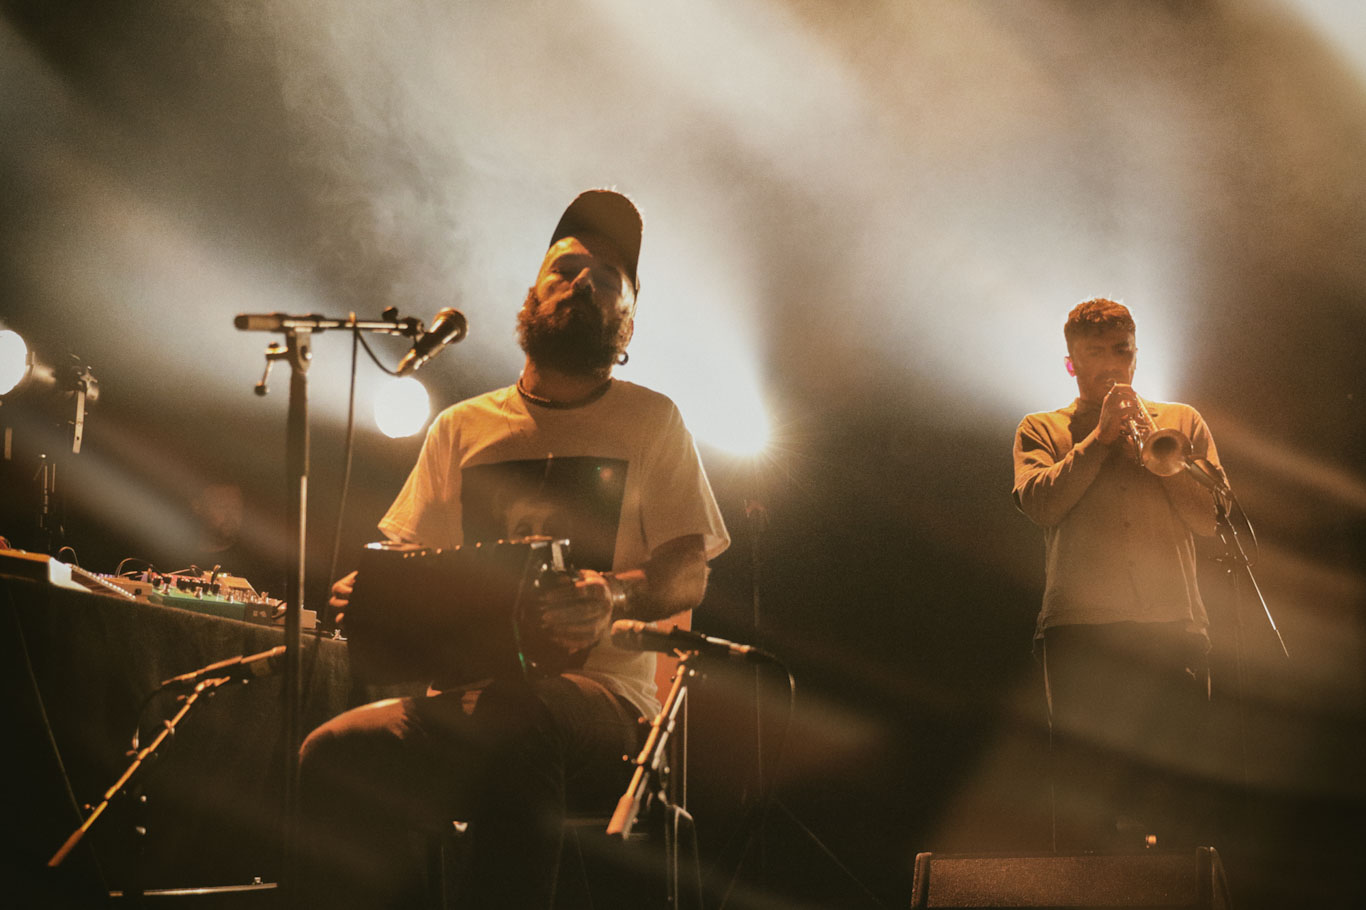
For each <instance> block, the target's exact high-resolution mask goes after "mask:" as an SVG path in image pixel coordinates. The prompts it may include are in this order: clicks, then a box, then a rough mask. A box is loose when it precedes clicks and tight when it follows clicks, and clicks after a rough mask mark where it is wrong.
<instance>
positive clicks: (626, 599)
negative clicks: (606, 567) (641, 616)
mask: <svg viewBox="0 0 1366 910" xmlns="http://www.w3.org/2000/svg"><path fill="white" fill-rule="evenodd" d="M602 580H603V581H605V582H607V602H608V604H609V605H610V606H611V609H612V615H613V616H626V615H628V614H629V613H630V609H629V608H630V601H631V595H630V589H629V588H628V587H627V585H626V582H624V581H622V580H621V579H620V578H617V577H616V576H615V575H613V574H612V573H611V572H604V573H603V574H602Z"/></svg>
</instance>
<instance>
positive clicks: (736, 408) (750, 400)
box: [681, 394, 770, 457]
mask: <svg viewBox="0 0 1366 910" xmlns="http://www.w3.org/2000/svg"><path fill="white" fill-rule="evenodd" d="M681 407H684V408H687V409H688V410H689V411H692V412H694V416H692V417H690V418H688V425H689V426H690V427H691V428H692V429H693V432H694V434H695V435H696V436H697V438H699V439H701V440H703V441H704V442H706V443H707V444H708V445H712V446H715V447H716V448H718V449H722V450H724V451H726V452H729V453H730V454H732V455H738V456H741V457H751V456H754V455H759V454H760V453H762V452H763V451H764V450H765V449H766V448H768V443H769V437H770V428H769V421H768V414H767V413H765V411H764V408H763V405H762V404H761V403H760V402H759V400H758V396H757V394H755V395H737V396H735V397H733V398H731V399H730V400H728V401H724V403H723V404H720V405H718V403H717V402H715V401H713V402H712V404H711V406H710V407H698V408H690V407H688V405H686V404H685V405H681Z"/></svg>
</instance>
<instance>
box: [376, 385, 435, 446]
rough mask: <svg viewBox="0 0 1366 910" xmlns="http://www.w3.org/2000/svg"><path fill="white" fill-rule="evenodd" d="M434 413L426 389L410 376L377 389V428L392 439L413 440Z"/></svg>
mask: <svg viewBox="0 0 1366 910" xmlns="http://www.w3.org/2000/svg"><path fill="white" fill-rule="evenodd" d="M431 413H432V403H431V399H430V398H429V397H428V396H427V389H426V387H425V386H423V385H422V383H420V382H418V381H417V380H416V379H414V378H413V377H411V376H405V377H403V378H401V379H390V380H388V381H386V382H384V383H382V384H381V385H380V386H379V387H378V388H376V389H375V426H377V427H379V431H380V432H381V433H383V434H384V435H385V436H388V437H389V438H390V439H401V438H403V437H404V436H412V435H413V434H414V433H416V432H417V431H418V430H421V429H422V427H423V425H424V424H426V422H427V418H428V417H430V416H431Z"/></svg>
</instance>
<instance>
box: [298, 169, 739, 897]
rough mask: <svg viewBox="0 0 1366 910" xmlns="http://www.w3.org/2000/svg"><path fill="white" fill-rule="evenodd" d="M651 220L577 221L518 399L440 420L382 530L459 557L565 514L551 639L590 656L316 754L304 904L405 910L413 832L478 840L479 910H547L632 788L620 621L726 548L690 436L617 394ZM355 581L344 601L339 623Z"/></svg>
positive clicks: (383, 708) (690, 582)
mask: <svg viewBox="0 0 1366 910" xmlns="http://www.w3.org/2000/svg"><path fill="white" fill-rule="evenodd" d="M640 236H641V221H640V216H639V213H638V212H637V211H636V208H635V206H634V205H633V204H632V203H631V202H630V201H629V200H628V199H626V197H624V196H621V195H619V194H617V193H613V192H608V191H603V190H592V191H589V192H586V193H583V194H581V195H580V196H579V197H578V198H576V199H575V200H574V202H573V203H572V204H571V205H570V206H569V208H568V209H566V211H565V213H564V215H563V216H562V217H561V219H560V222H559V224H558V226H557V227H556V229H555V232H554V234H553V235H552V238H551V245H550V248H549V250H548V251H547V252H546V255H545V258H544V260H543V261H542V263H541V268H540V272H539V273H538V275H537V278H536V284H535V285H534V286H533V287H532V288H531V290H530V292H529V293H528V294H527V298H526V301H525V303H524V304H523V305H522V309H521V312H520V315H519V317H518V329H519V336H520V339H521V345H522V349H523V350H524V351H525V353H526V364H525V367H524V368H523V370H522V374H521V377H520V378H519V379H518V380H517V382H516V383H515V384H514V385H511V386H508V387H506V388H502V389H498V390H496V391H493V392H489V393H486V394H484V395H480V396H477V397H475V398H472V399H469V400H467V401H463V402H461V403H459V404H456V405H454V406H452V407H450V408H447V409H446V410H445V411H444V412H442V413H441V414H440V415H439V416H438V417H437V419H436V420H435V422H434V423H433V425H432V427H431V429H430V430H429V431H428V434H427V438H426V441H425V443H424V445H423V448H422V452H421V454H420V455H419V456H418V461H417V465H416V466H415V467H414V468H413V470H412V473H411V474H410V475H409V477H408V480H407V482H406V483H405V484H404V487H403V489H402V491H401V492H400V493H399V495H398V498H397V499H396V500H395V501H394V503H393V505H392V506H391V507H390V508H389V511H388V513H387V514H386V515H385V516H384V518H383V520H381V522H380V529H381V530H382V531H383V532H384V533H385V534H386V535H387V536H388V537H389V538H390V539H392V540H396V541H402V542H408V543H419V544H422V545H425V546H429V547H442V548H446V547H452V546H460V545H464V544H471V543H475V542H477V541H485V540H495V539H497V538H499V537H503V536H505V535H506V534H507V533H508V529H509V528H512V527H515V526H517V525H518V524H519V523H520V522H521V521H522V517H521V516H514V515H510V514H506V513H508V512H509V510H511V509H513V508H514V507H515V504H516V503H519V502H528V501H542V502H550V503H554V507H555V509H556V511H557V512H559V513H562V514H570V513H572V527H573V529H574V530H573V533H574V535H575V537H574V539H573V540H571V542H570V543H571V552H572V556H573V561H574V564H575V567H576V568H577V569H578V573H577V575H576V576H575V578H574V580H573V584H572V585H566V586H563V587H562V588H560V589H558V590H557V591H556V592H554V593H547V594H545V595H542V600H543V602H542V604H541V606H542V607H543V614H542V615H543V619H542V624H543V626H544V627H545V631H546V633H547V634H548V635H549V637H550V638H551V639H552V640H553V641H554V642H555V643H556V644H558V645H560V646H562V647H563V648H565V649H566V650H568V651H572V652H579V653H583V652H586V659H585V660H583V661H582V666H581V667H579V668H578V669H575V670H572V671H568V672H564V673H561V674H560V675H557V676H550V677H548V678H534V677H533V678H528V679H525V680H496V681H489V680H485V681H481V682H479V683H475V684H468V683H465V684H461V685H458V686H453V687H448V686H445V685H442V682H443V681H440V680H438V681H435V682H434V684H433V687H432V689H431V690H430V692H429V694H428V695H427V696H426V697H422V698H405V699H393V700H388V701H383V702H377V703H375V704H371V705H366V706H364V707H361V708H357V709H354V710H351V711H348V712H346V713H345V714H342V715H340V716H339V717H336V718H333V719H332V720H331V721H329V722H327V723H326V724H324V725H323V726H322V727H320V728H318V729H317V730H315V731H313V733H312V734H310V735H309V737H308V738H307V740H306V741H305V743H304V745H303V749H302V752H301V762H300V774H301V783H300V794H301V801H302V804H303V814H304V822H305V827H304V829H303V838H302V840H303V841H304V843H306V844H307V849H306V851H305V853H306V856H304V857H303V858H302V864H303V867H304V872H305V876H304V880H303V881H302V882H301V883H300V886H301V887H300V894H298V895H297V898H298V899H297V900H294V901H292V902H293V903H294V904H296V905H301V904H304V903H307V904H310V905H311V904H317V905H318V906H328V907H342V906H366V907H382V906H397V905H402V902H403V901H405V900H409V899H411V898H412V897H413V895H414V894H417V893H420V889H421V888H422V881H421V878H420V875H419V874H418V873H419V872H420V869H421V866H420V865H419V864H416V863H415V859H416V857H414V856H413V850H412V848H411V844H412V843H413V841H414V838H413V836H412V834H413V832H418V833H419V834H420V833H422V832H435V831H439V830H442V829H443V828H446V827H449V825H450V822H451V821H452V820H454V819H459V820H463V821H468V822H470V824H471V832H472V836H473V845H474V846H473V849H474V859H473V864H472V866H473V869H474V870H475V872H476V875H475V881H473V882H472V883H470V886H471V889H472V892H473V893H472V894H470V895H469V901H468V906H472V907H504V906H506V907H548V906H550V905H551V903H552V901H553V898H554V891H555V881H556V875H557V864H558V858H559V850H560V840H561V827H562V822H563V819H564V816H565V814H566V812H567V811H574V810H589V811H600V812H603V813H606V812H608V811H610V809H611V807H612V806H613V804H614V803H615V801H616V799H617V798H618V797H619V796H620V795H621V793H622V792H623V791H624V790H625V788H626V785H627V783H628V781H629V778H630V770H631V766H630V765H629V764H628V763H627V762H624V761H623V760H622V756H624V755H634V754H635V752H636V751H637V750H638V748H639V743H638V730H639V729H640V723H639V722H640V720H641V718H649V717H652V716H653V714H654V713H655V712H656V711H657V710H658V702H657V701H656V700H655V693H654V692H653V679H654V672H655V656H654V655H653V654H651V653H648V652H630V651H624V650H621V649H618V648H616V647H614V646H613V644H612V642H611V639H610V636H609V635H608V632H609V630H610V628H611V623H612V622H613V621H614V620H616V619H622V618H630V619H637V620H646V621H652V620H657V619H665V618H667V617H669V616H673V615H675V614H678V613H681V612H684V611H686V610H690V609H692V608H693V607H695V606H697V604H698V603H700V602H701V600H702V596H703V593H704V590H705V587H706V578H707V567H706V563H707V560H708V559H710V558H711V557H713V556H715V555H717V554H718V553H720V552H721V551H722V550H724V549H725V548H726V546H727V545H728V543H729V538H728V536H727V533H726V529H725V526H724V524H723V523H722V520H721V516H720V512H719V509H718V508H717V505H716V501H715V499H714V497H713V496H712V493H711V488H710V486H709V484H708V482H707V479H706V476H705V474H704V473H703V471H702V467H701V463H700V461H699V459H698V456H697V452H696V448H695V447H694V445H693V441H692V437H691V436H690V435H689V433H688V431H687V429H686V428H685V427H684V425H683V422H682V419H681V417H680V416H679V413H678V409H677V408H676V407H675V406H674V404H673V403H672V402H671V401H670V400H669V399H668V398H666V397H664V396H663V395H661V394H659V393H657V392H653V391H651V390H649V389H646V388H644V387H642V386H638V385H635V384H633V383H630V382H625V381H622V380H618V379H613V378H612V368H613V366H614V365H615V364H618V363H624V362H625V361H626V346H627V344H628V343H629V342H630V340H631V334H632V330H633V328H634V314H635V306H636V292H637V290H638V288H639V283H638V281H637V278H636V263H637V260H638V257H639V252H640ZM354 578H355V573H352V574H351V575H350V576H347V577H346V578H344V579H342V580H341V581H339V582H337V584H336V585H335V586H334V588H333V601H332V605H333V606H334V608H337V609H338V610H340V611H342V613H341V621H342V622H343V623H344V619H345V616H344V611H345V607H346V604H347V601H348V598H349V595H350V592H351V589H352V584H353V582H354Z"/></svg>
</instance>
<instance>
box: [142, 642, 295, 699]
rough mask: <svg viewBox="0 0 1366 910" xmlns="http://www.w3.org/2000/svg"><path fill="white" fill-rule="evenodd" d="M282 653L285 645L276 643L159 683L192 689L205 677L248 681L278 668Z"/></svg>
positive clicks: (268, 674) (162, 686)
mask: <svg viewBox="0 0 1366 910" xmlns="http://www.w3.org/2000/svg"><path fill="white" fill-rule="evenodd" d="M284 654H285V646H284V645H276V646H275V647H274V648H271V649H270V650H269V651H262V652H261V653H260V654H249V655H246V656H242V657H229V658H228V659H227V660H220V661H219V662H218V663H214V664H209V665H208V666H207V667H201V668H200V669H198V670H192V671H191V672H189V673H182V674H180V675H179V676H172V677H171V678H170V679H168V680H166V681H165V682H163V683H162V684H161V688H163V689H164V688H166V687H168V686H184V687H186V688H190V689H193V688H194V687H195V686H197V685H199V684H200V683H201V682H203V681H204V680H206V679H221V678H223V677H225V676H226V677H227V678H228V680H229V681H230V682H232V681H238V680H240V681H241V682H249V681H250V680H251V679H253V678H255V677H261V676H270V675H271V674H272V673H274V672H275V671H276V670H277V669H278V668H279V665H280V658H281V657H283V656H284Z"/></svg>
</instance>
